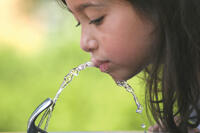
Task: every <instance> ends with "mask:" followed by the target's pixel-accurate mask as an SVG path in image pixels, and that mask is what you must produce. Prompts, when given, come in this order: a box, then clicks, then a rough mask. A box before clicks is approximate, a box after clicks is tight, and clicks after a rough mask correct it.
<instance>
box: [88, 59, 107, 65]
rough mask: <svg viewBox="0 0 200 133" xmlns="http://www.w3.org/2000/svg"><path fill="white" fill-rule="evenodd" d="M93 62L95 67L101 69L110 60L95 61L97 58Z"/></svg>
mask: <svg viewBox="0 0 200 133" xmlns="http://www.w3.org/2000/svg"><path fill="white" fill-rule="evenodd" d="M91 61H92V63H93V64H94V66H95V67H99V66H100V65H101V64H104V63H106V62H108V60H98V59H95V58H92V59H91Z"/></svg>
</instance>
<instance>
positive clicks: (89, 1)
mask: <svg viewBox="0 0 200 133" xmlns="http://www.w3.org/2000/svg"><path fill="white" fill-rule="evenodd" d="M117 1H119V0H66V3H67V7H68V8H69V9H70V10H77V9H81V8H85V7H95V6H104V5H108V4H110V3H113V2H117Z"/></svg>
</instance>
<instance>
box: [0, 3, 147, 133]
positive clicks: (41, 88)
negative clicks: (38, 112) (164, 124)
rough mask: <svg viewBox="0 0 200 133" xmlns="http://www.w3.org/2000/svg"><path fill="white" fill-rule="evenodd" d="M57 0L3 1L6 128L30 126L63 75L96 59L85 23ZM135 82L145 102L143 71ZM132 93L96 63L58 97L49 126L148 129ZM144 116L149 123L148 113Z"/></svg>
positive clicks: (1, 97) (0, 90) (1, 104)
mask: <svg viewBox="0 0 200 133" xmlns="http://www.w3.org/2000/svg"><path fill="white" fill-rule="evenodd" d="M75 25H76V22H75V20H74V18H73V17H72V15H71V14H69V13H68V11H67V10H66V9H63V8H61V6H59V5H58V3H57V2H56V1H55V0H28V1H27V0H1V1H0V62H1V63H0V108H1V109H0V132H2V131H26V128H27V121H28V118H29V116H30V115H31V113H32V112H33V110H34V109H35V108H36V107H37V106H38V105H39V104H40V103H41V102H42V101H43V100H45V99H46V98H47V97H50V98H53V97H54V96H55V94H56V92H57V90H58V88H59V86H60V84H61V83H62V81H63V77H64V76H65V75H66V74H67V73H68V72H69V71H70V70H71V69H72V68H74V67H76V66H78V65H79V64H82V63H85V62H86V61H89V60H90V57H89V54H88V53H85V52H83V51H82V50H81V49H80V47H79V40H80V28H76V27H75ZM139 75H140V76H136V77H135V78H133V79H131V80H130V81H129V83H130V84H131V85H132V86H133V87H134V89H135V92H136V94H137V96H138V98H139V100H140V101H141V103H142V104H143V105H144V87H145V85H144V81H143V80H142V79H141V77H142V74H139ZM135 111H136V105H135V103H134V100H133V97H132V95H131V94H129V93H127V92H126V91H125V90H124V89H123V88H121V87H118V86H117V85H116V84H115V83H114V81H113V80H112V79H111V77H110V76H109V75H106V74H104V73H101V72H100V71H99V70H98V69H96V68H88V69H87V70H85V71H82V72H81V73H80V74H79V76H78V77H75V78H74V80H73V81H72V82H71V84H69V85H68V86H67V87H66V88H65V90H64V91H63V93H62V94H61V96H60V98H59V99H58V101H57V104H56V106H55V110H54V112H53V115H52V118H51V120H50V124H49V128H48V131H125V130H142V129H141V127H140V124H142V119H141V116H140V115H138V114H136V112H135ZM143 118H144V120H145V121H146V124H147V125H148V121H147V119H146V116H145V111H144V116H143Z"/></svg>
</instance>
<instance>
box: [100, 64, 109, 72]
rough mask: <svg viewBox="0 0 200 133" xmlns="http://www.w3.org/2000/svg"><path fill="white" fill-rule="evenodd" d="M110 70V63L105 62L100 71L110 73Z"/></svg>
mask: <svg viewBox="0 0 200 133" xmlns="http://www.w3.org/2000/svg"><path fill="white" fill-rule="evenodd" d="M108 68H109V64H108V62H105V63H103V64H101V65H100V66H99V69H100V70H101V72H107V71H108Z"/></svg>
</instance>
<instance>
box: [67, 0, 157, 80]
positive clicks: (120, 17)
mask: <svg viewBox="0 0 200 133" xmlns="http://www.w3.org/2000/svg"><path fill="white" fill-rule="evenodd" d="M66 3H67V6H68V8H69V10H71V12H72V13H73V15H74V16H75V18H76V19H77V20H78V21H79V22H80V23H81V28H82V34H81V42H80V45H81V48H82V49H83V50H85V51H87V52H89V53H91V61H92V62H93V63H94V64H95V65H96V66H97V67H98V68H100V70H101V71H103V72H106V73H108V74H110V75H111V76H112V78H113V79H114V80H115V81H117V80H127V79H129V78H131V77H132V76H134V75H135V74H137V73H138V72H140V71H141V70H142V69H143V68H144V66H146V65H147V64H148V63H149V62H150V56H151V55H152V51H153V48H152V47H153V45H155V44H154V42H155V35H153V31H154V30H155V27H154V26H153V24H152V23H151V22H150V21H148V20H147V19H145V18H144V17H142V16H141V15H138V12H136V11H135V10H134V9H133V7H132V5H131V4H130V3H128V2H127V1H126V0H66Z"/></svg>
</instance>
